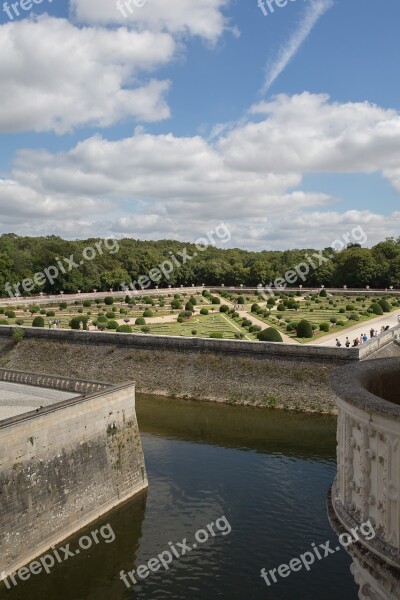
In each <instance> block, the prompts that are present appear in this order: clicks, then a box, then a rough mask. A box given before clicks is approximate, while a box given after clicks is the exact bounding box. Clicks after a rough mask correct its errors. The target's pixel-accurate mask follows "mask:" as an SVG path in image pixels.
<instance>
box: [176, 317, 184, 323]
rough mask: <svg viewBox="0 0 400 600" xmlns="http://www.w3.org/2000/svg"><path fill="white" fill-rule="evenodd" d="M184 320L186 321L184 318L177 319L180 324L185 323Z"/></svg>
mask: <svg viewBox="0 0 400 600" xmlns="http://www.w3.org/2000/svg"><path fill="white" fill-rule="evenodd" d="M184 320H185V319H184V317H178V318H177V321H178V323H183V322H184Z"/></svg>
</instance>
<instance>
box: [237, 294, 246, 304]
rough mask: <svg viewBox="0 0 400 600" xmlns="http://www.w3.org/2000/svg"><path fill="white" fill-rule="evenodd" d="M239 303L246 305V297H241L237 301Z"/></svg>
mask: <svg viewBox="0 0 400 600" xmlns="http://www.w3.org/2000/svg"><path fill="white" fill-rule="evenodd" d="M237 303H238V304H244V303H245V299H244V296H239V297H238V299H237Z"/></svg>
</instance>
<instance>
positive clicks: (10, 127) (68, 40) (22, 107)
mask: <svg viewBox="0 0 400 600" xmlns="http://www.w3.org/2000/svg"><path fill="white" fill-rule="evenodd" d="M175 52H176V42H175V41H174V39H173V38H172V36H171V35H170V34H168V33H163V32H158V33H155V32H150V31H143V32H135V31H130V30H128V29H126V28H124V27H120V28H119V29H117V30H108V29H102V28H92V27H82V28H78V27H75V26H73V25H72V24H71V23H69V22H68V21H67V20H65V19H54V18H49V17H47V16H44V17H41V18H39V19H38V20H36V21H34V20H29V19H24V20H22V21H18V22H12V23H7V24H5V25H2V26H1V27H0V56H1V61H0V78H1V82H2V85H1V90H0V131H2V132H14V131H24V130H34V131H38V132H39V131H49V130H54V131H56V132H57V133H65V132H67V131H69V130H71V129H73V128H75V127H78V126H83V125H96V126H99V127H106V126H109V125H112V124H114V123H117V122H118V121H120V120H122V119H124V118H126V117H133V118H135V119H138V120H141V121H159V120H162V119H166V118H167V117H169V115H170V110H169V107H168V105H167V103H166V101H165V94H166V92H167V91H168V89H169V86H170V83H169V81H159V80H157V79H154V78H150V79H146V78H145V74H147V75H148V73H149V72H152V71H153V70H154V69H156V68H157V67H160V66H162V65H164V64H166V63H168V62H169V61H170V60H172V58H173V57H174V55H175Z"/></svg>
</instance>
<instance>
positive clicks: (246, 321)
mask: <svg viewBox="0 0 400 600" xmlns="http://www.w3.org/2000/svg"><path fill="white" fill-rule="evenodd" d="M250 325H252V322H251V321H250V319H244V318H243V319H242V327H250Z"/></svg>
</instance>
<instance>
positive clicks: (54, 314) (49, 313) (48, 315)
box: [46, 310, 56, 317]
mask: <svg viewBox="0 0 400 600" xmlns="http://www.w3.org/2000/svg"><path fill="white" fill-rule="evenodd" d="M55 316H56V313H55V312H54V310H48V311H47V313H46V317H55Z"/></svg>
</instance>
